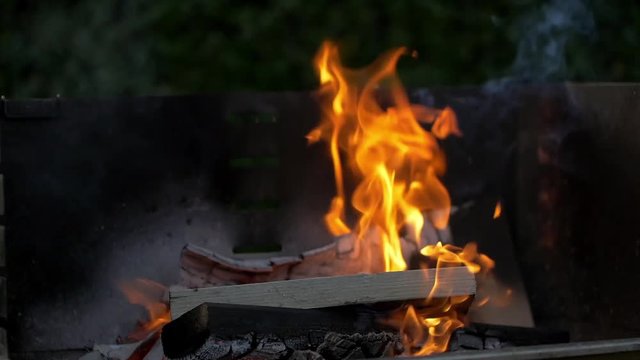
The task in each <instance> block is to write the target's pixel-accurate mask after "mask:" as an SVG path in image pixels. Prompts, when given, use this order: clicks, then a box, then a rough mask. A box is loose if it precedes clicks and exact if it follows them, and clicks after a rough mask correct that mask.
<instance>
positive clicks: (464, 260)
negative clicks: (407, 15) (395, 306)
mask: <svg viewBox="0 0 640 360" xmlns="http://www.w3.org/2000/svg"><path fill="white" fill-rule="evenodd" d="M406 54H407V50H406V49H405V48H398V49H393V50H390V51H388V52H386V53H384V54H383V55H382V56H380V57H379V58H378V59H377V60H376V61H375V62H373V63H372V64H371V65H369V66H368V67H365V68H363V69H357V70H354V69H349V68H346V67H344V66H343V65H342V63H341V62H340V56H339V53H338V48H337V46H336V45H335V44H334V43H332V42H329V41H326V42H324V43H323V44H322V46H321V48H320V50H319V51H318V53H317V55H316V57H315V66H316V70H317V72H318V76H319V79H320V89H319V92H318V95H319V101H320V105H321V111H322V119H321V121H320V124H319V125H318V126H317V127H316V128H314V129H313V130H312V131H311V132H309V134H308V135H307V139H308V141H309V143H315V142H319V141H324V142H326V143H327V144H328V147H329V153H330V155H331V159H332V162H333V171H334V176H335V188H336V194H335V196H334V198H333V199H332V200H331V204H330V207H329V210H328V212H327V214H326V215H325V218H324V220H325V224H326V226H327V229H328V230H329V232H330V233H331V234H333V235H335V236H340V235H345V234H349V233H352V234H353V235H354V236H355V238H356V239H357V241H356V247H355V248H354V250H356V253H358V252H361V251H367V250H368V248H369V247H371V246H369V247H367V246H366V245H372V244H369V243H366V242H367V241H371V238H372V236H370V235H369V234H376V236H375V238H376V241H379V242H380V245H381V248H382V254H381V255H382V256H381V259H380V261H381V263H382V264H381V265H382V266H377V267H376V266H371V269H369V271H374V270H375V269H380V268H382V269H384V271H402V270H405V269H407V263H406V261H405V259H404V257H403V255H402V241H401V240H402V239H401V237H400V233H401V232H402V231H405V232H407V233H409V235H410V236H407V237H408V238H412V239H416V241H417V242H418V245H419V246H422V245H420V244H421V234H422V227H423V226H424V223H425V221H427V220H428V221H430V222H431V223H432V224H433V225H434V226H435V227H436V228H439V229H443V228H446V227H447V224H448V221H449V213H450V209H451V200H450V198H449V193H448V191H447V189H446V188H445V186H444V185H443V183H442V182H441V180H440V176H442V175H443V174H444V172H445V169H446V158H445V156H444V152H443V151H442V150H441V149H440V146H439V144H438V139H444V138H446V137H448V136H450V135H457V136H461V135H462V132H461V131H460V129H459V127H458V121H457V118H456V114H455V112H454V111H453V109H451V108H450V107H446V108H444V109H442V110H439V109H432V108H428V107H425V106H422V105H416V104H411V103H410V102H409V99H408V97H407V94H406V92H405V90H404V88H403V86H402V84H401V82H400V79H399V78H398V76H397V75H396V71H395V70H396V65H397V62H398V60H399V59H400V57H401V56H402V55H406ZM429 125H430V130H427V129H425V127H429ZM423 126H424V127H423ZM345 167H346V168H347V169H348V170H349V171H350V173H351V174H353V175H354V177H355V178H356V180H357V185H356V187H355V189H354V190H353V193H352V196H351V205H352V207H353V209H354V210H355V211H356V215H357V216H358V220H357V222H356V224H355V226H354V227H353V229H352V228H351V227H350V226H349V225H348V224H347V221H346V210H347V209H346V205H345V204H346V203H347V199H346V192H345V185H344V168H345ZM425 216H426V217H427V219H425ZM433 240H435V239H433ZM421 253H422V254H423V255H424V256H426V257H428V258H430V259H432V260H434V261H435V262H436V267H437V268H440V267H443V266H460V265H465V266H467V268H468V269H469V271H471V272H472V273H481V272H484V271H488V270H489V269H491V268H492V267H493V266H494V264H493V261H492V260H491V259H490V258H488V257H486V256H485V255H482V254H479V253H478V251H477V246H476V245H475V244H473V243H471V244H468V245H467V246H465V247H464V248H458V247H454V246H452V245H442V244H441V243H437V244H436V245H429V246H426V247H425V248H423V249H422V250H421ZM378 265H380V264H378ZM438 286H439V281H438V271H436V279H435V282H434V287H433V289H434V290H435V289H436V288H437V287H438ZM432 291H433V290H432ZM431 295H432V294H429V296H428V297H427V298H426V299H425V305H426V308H420V309H416V308H414V307H413V306H410V307H408V308H407V309H406V312H404V314H403V315H404V316H403V317H402V320H401V321H398V319H396V320H394V321H395V322H396V324H395V325H396V326H397V327H398V328H399V329H400V330H401V333H402V334H403V336H404V337H405V348H406V349H409V353H410V354H418V355H426V354H431V353H436V352H442V351H445V350H446V348H447V346H448V342H449V338H450V336H451V333H452V332H453V331H454V330H455V329H457V328H459V327H461V326H463V322H462V320H461V315H459V314H458V313H457V312H456V310H455V309H456V305H458V304H462V303H464V302H465V301H467V300H469V299H470V297H468V296H455V297H454V296H452V297H447V298H438V299H433V298H432V296H431Z"/></svg>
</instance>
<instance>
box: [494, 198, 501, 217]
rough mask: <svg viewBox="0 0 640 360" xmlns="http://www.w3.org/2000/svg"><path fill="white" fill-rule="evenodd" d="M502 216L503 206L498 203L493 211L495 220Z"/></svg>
mask: <svg viewBox="0 0 640 360" xmlns="http://www.w3.org/2000/svg"><path fill="white" fill-rule="evenodd" d="M500 215H502V204H501V203H500V201H498V202H497V203H496V208H495V210H493V218H494V219H497V218H499V217H500Z"/></svg>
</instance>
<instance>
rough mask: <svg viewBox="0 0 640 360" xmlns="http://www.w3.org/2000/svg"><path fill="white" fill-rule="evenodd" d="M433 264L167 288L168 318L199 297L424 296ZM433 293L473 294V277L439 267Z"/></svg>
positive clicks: (341, 301)
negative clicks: (425, 267)
mask: <svg viewBox="0 0 640 360" xmlns="http://www.w3.org/2000/svg"><path fill="white" fill-rule="evenodd" d="M435 278H436V269H427V270H410V271H399V272H387V273H378V274H358V275H346V276H330V277H322V278H310V279H298V280H286V281H273V282H266V283H256V284H244V285H228V286H214V287H209V288H200V289H179V288H175V287H174V288H172V289H171V291H170V299H171V315H172V317H173V318H174V319H176V318H178V317H179V316H180V315H182V314H184V313H185V312H187V311H189V310H191V309H193V308H195V307H197V306H198V305H200V304H203V303H205V302H214V303H218V304H238V305H260V306H273V307H287V308H296V309H314V308H322V307H331V306H341V305H345V304H368V303H376V302H388V301H401V300H412V299H422V298H426V297H427V296H428V294H429V292H430V291H431V289H432V288H433V285H434V280H435ZM438 282H439V286H438V287H437V288H436V289H435V292H434V296H435V297H446V296H456V295H472V294H475V290H476V282H475V277H474V276H473V274H471V273H470V272H469V271H468V270H467V269H466V268H465V267H462V266H460V267H449V268H442V269H440V270H439V272H438Z"/></svg>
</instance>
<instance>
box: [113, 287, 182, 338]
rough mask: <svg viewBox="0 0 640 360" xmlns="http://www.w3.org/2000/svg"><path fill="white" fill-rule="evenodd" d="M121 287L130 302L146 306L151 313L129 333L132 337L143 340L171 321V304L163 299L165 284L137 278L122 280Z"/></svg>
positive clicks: (165, 289)
mask: <svg viewBox="0 0 640 360" xmlns="http://www.w3.org/2000/svg"><path fill="white" fill-rule="evenodd" d="M119 287H120V290H122V292H123V293H124V294H125V296H126V297H127V300H129V302H130V303H132V304H136V305H142V306H144V308H145V309H147V313H148V315H149V319H148V320H147V321H146V322H143V323H141V324H139V326H138V328H137V329H136V330H134V331H133V332H131V333H130V334H129V335H128V337H129V338H130V339H132V340H136V341H140V340H143V339H145V338H147V336H149V335H150V334H152V333H154V332H156V331H158V330H160V329H162V327H163V326H164V325H165V324H167V323H168V322H169V321H171V315H170V312H169V305H168V304H167V303H166V301H164V299H163V298H164V296H165V294H166V291H167V288H166V287H165V286H164V285H162V284H159V283H157V282H155V281H152V280H148V279H135V280H133V281H127V282H122V283H120V284H119Z"/></svg>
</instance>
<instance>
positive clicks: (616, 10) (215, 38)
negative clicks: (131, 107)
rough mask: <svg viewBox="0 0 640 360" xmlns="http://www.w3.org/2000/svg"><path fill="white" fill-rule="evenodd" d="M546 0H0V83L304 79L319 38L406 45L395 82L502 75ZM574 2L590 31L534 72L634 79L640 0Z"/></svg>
mask: <svg viewBox="0 0 640 360" xmlns="http://www.w3.org/2000/svg"><path fill="white" fill-rule="evenodd" d="M546 3H547V2H541V1H528V0H512V1H507V0H501V1H490V2H489V1H486V2H471V1H446V0H440V1H400V0H396V1H392V0H388V1H382V0H379V1H378V0H370V1H365V0H343V1H335V2H331V1H327V0H322V1H320V0H317V1H313V0H281V1H246V0H245V1H231V0H218V1H217V0H190V1H187V0H183V1H174V0H153V1H152V0H91V1H71V0H66V1H52V2H47V1H36V0H0V93H2V94H5V95H7V96H12V97H26V96H51V95H54V94H56V93H60V94H63V95H65V96H95V95H139V94H180V93H205V92H213V91H228V90H298V89H312V88H314V87H315V86H316V81H315V75H314V72H313V70H312V65H311V59H312V58H313V55H314V54H315V51H316V50H317V48H318V46H319V45H320V43H321V41H322V40H323V39H334V40H336V41H338V43H339V44H340V45H341V47H342V49H343V52H344V56H345V58H346V62H347V63H348V64H349V65H353V66H358V65H364V64H366V63H367V62H369V61H371V60H372V59H373V58H375V56H376V55H377V54H379V53H380V52H382V51H384V50H386V49H388V48H390V47H395V46H400V45H405V46H408V47H409V48H410V49H412V50H416V51H417V52H418V54H419V57H418V58H417V59H413V58H410V57H406V58H405V59H403V60H402V62H401V65H400V69H401V76H402V78H403V79H404V81H405V82H406V83H407V84H408V85H409V86H430V85H439V84H446V85H459V84H483V83H485V82H487V81H488V80H490V79H495V78H500V77H505V76H510V75H513V74H511V72H512V69H513V63H514V59H515V58H516V53H517V51H518V44H519V42H520V41H522V38H523V37H524V36H525V35H526V34H527V33H528V32H530V31H534V28H535V26H533V27H532V26H531V24H530V23H529V25H523V22H522V19H523V18H524V17H526V16H528V14H531V13H536V11H540V8H541V7H543V6H545V4H546ZM584 3H585V6H586V7H587V8H588V9H589V10H590V12H591V13H592V14H593V19H594V29H593V31H592V32H591V33H588V34H585V33H582V34H577V35H576V36H569V37H568V40H567V42H566V44H565V43H563V44H562V46H563V47H565V46H566V67H564V71H563V72H562V73H559V74H558V73H556V74H554V76H553V77H550V78H544V79H541V80H544V81H561V80H576V81H640V64H639V62H640V60H639V59H640V56H638V49H639V46H638V45H640V3H638V2H633V1H619V2H610V1H605V0H592V1H587V0H585V1H584ZM540 51H541V52H542V51H543V49H541V50H540ZM542 55H544V54H542ZM562 56H563V58H565V54H564V53H563V54H562Z"/></svg>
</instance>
